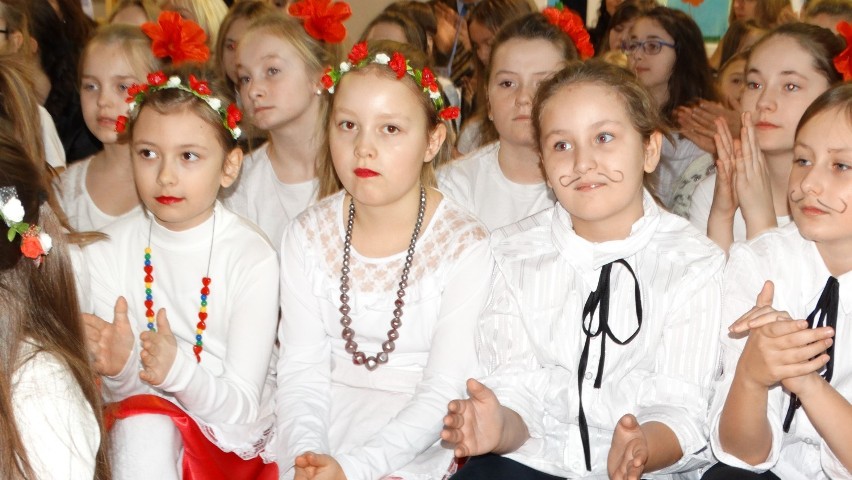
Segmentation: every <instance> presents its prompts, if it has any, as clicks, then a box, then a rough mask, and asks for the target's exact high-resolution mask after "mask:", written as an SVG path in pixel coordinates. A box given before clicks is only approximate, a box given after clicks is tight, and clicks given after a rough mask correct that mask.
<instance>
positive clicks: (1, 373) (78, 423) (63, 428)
mask: <svg viewBox="0 0 852 480" xmlns="http://www.w3.org/2000/svg"><path fill="white" fill-rule="evenodd" d="M12 95H14V93H13V92H10V91H4V102H5V101H8V100H9V97H10V96H12ZM32 114H35V111H33V112H32ZM48 178H49V177H48V176H47V175H45V174H44V172H43V170H42V169H41V168H40V166H39V165H38V163H37V159H35V158H31V157H30V156H29V152H28V151H27V149H25V148H23V145H22V144H21V142H20V140H17V139H16V138H14V132H13V131H11V129H6V128H2V129H0V225H2V226H3V231H4V232H6V231H7V230H8V231H11V232H13V233H12V236H11V237H8V238H7V236H6V235H3V237H2V239H0V292H2V293H0V321H2V324H3V331H4V334H3V335H2V340H0V342H2V347H0V350H2V352H3V353H2V356H0V438H2V441H0V471H2V472H3V475H4V476H5V477H7V478H95V479H108V478H110V476H109V466H108V463H107V459H106V451H107V449H106V440H105V437H104V436H103V428H102V418H101V402H100V399H99V396H98V387H97V385H96V384H95V382H94V372H93V371H92V368H91V366H90V365H89V362H88V358H87V353H86V351H85V348H84V344H83V338H84V337H83V335H84V333H83V328H82V325H81V323H80V310H79V305H78V303H77V297H76V295H75V287H74V276H73V273H72V269H71V264H70V259H69V256H68V255H69V254H68V250H67V247H66V239H65V234H64V233H63V231H64V230H63V227H62V225H61V224H60V222H59V219H58V218H57V216H56V214H55V213H54V212H53V210H52V209H51V208H50V206H49V204H47V203H46V202H45V200H46V199H47V198H48V197H49V195H48V192H49V188H50V187H49V184H48V181H47V179H48ZM51 245H52V246H51ZM39 265H41V266H39Z"/></svg>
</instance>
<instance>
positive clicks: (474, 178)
mask: <svg viewBox="0 0 852 480" xmlns="http://www.w3.org/2000/svg"><path fill="white" fill-rule="evenodd" d="M499 152H500V142H494V143H491V144H488V145H486V146H484V147H482V148H479V149H478V150H475V151H474V152H473V153H471V154H470V155H467V156H465V157H462V158H460V159H458V160H455V161H453V162H450V163H449V164H447V165H446V166H444V167H443V168H441V169H440V170H439V171H438V185H439V186H440V188H441V191H442V192H444V193H445V194H446V195H447V196H448V197H450V198H452V199H453V200H455V201H456V202H458V203H460V204H461V205H462V206H463V207H465V208H467V209H468V210H469V211H470V212H471V213H473V214H474V215H476V216H477V217H478V218H479V219H480V220H481V221H482V223H484V224H485V226H486V227H488V229H489V230H492V231H493V230H496V229H498V228H500V227H503V226H506V225H509V224H511V223H515V222H517V221H518V220H520V219H522V218H525V217H528V216H530V215H532V214H534V213H538V212H540V211H542V210H544V209H546V208H550V207H552V206H553V204H554V203H555V202H556V197H555V196H554V195H553V190H551V189H550V188H549V187H548V186H547V184H546V183H544V182H542V183H536V184H530V185H524V184H520V183H515V182H512V181H511V180H509V179H508V178H506V176H505V175H503V170H501V169H500V164H499V163H497V155H498V153H499Z"/></svg>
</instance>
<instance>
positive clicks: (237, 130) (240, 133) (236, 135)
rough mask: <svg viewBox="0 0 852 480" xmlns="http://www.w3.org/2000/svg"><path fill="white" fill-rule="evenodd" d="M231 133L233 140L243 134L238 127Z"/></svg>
mask: <svg viewBox="0 0 852 480" xmlns="http://www.w3.org/2000/svg"><path fill="white" fill-rule="evenodd" d="M233 132H234V140H236V139H238V138H240V135H242V134H243V131H242V130H240V127H236V128H235V129H234V130H233Z"/></svg>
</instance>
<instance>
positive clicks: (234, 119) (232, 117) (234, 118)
mask: <svg viewBox="0 0 852 480" xmlns="http://www.w3.org/2000/svg"><path fill="white" fill-rule="evenodd" d="M242 119H243V112H241V111H240V109H239V108H237V105H236V104H233V103H232V104H230V105H228V128H230V129H231V130H233V129H235V128H237V123H238V122H239V121H240V120H242Z"/></svg>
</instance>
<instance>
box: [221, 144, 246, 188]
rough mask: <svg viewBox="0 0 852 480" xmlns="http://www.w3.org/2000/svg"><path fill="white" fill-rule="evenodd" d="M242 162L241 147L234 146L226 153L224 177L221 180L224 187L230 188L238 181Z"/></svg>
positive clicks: (223, 168)
mask: <svg viewBox="0 0 852 480" xmlns="http://www.w3.org/2000/svg"><path fill="white" fill-rule="evenodd" d="M242 164H243V151H242V150H240V147H236V148H234V149H233V150H231V151H230V152H228V154H227V155H225V162H224V163H223V164H222V179H221V181H220V182H219V185H221V186H222V188H228V187H230V186H231V185H233V184H234V182H236V181H237V177H239V176H240V167H241V166H242Z"/></svg>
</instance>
